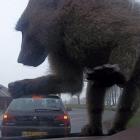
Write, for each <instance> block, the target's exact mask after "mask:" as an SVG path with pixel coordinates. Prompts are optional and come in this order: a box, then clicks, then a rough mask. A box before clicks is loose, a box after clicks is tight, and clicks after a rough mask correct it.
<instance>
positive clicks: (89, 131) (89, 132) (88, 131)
mask: <svg viewBox="0 0 140 140" xmlns="http://www.w3.org/2000/svg"><path fill="white" fill-rule="evenodd" d="M81 135H82V136H102V135H103V132H102V129H100V128H99V129H98V128H95V127H94V126H92V125H89V124H87V125H85V126H84V127H83V128H82V130H81Z"/></svg>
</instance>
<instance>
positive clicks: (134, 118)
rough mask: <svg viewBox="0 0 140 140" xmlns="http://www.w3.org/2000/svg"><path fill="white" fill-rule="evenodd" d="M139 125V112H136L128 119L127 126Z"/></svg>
mask: <svg viewBox="0 0 140 140" xmlns="http://www.w3.org/2000/svg"><path fill="white" fill-rule="evenodd" d="M138 126H140V112H138V113H136V115H135V116H134V117H133V118H132V119H131V120H130V121H129V123H128V125H127V127H128V128H130V127H138Z"/></svg>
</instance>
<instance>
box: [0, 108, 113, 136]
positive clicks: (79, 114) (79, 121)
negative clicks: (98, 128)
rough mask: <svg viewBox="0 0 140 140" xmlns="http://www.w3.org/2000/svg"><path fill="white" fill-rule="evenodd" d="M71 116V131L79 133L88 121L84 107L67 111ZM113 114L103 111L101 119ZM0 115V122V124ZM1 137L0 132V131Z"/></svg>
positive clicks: (109, 117) (106, 118)
mask: <svg viewBox="0 0 140 140" xmlns="http://www.w3.org/2000/svg"><path fill="white" fill-rule="evenodd" d="M69 115H70V117H71V133H80V131H81V128H82V127H83V126H84V125H86V124H87V123H88V117H87V112H86V109H73V110H72V111H70V112H69ZM113 116H114V112H112V111H105V112H104V114H103V120H104V121H106V120H110V119H111V118H112V117H113ZM1 117H2V116H0V124H1ZM0 137H1V132H0Z"/></svg>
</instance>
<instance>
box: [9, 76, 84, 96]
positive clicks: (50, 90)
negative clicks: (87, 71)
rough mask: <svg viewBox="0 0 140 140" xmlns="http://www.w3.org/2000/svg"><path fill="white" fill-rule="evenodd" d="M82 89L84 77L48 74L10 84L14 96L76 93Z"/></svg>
mask: <svg viewBox="0 0 140 140" xmlns="http://www.w3.org/2000/svg"><path fill="white" fill-rule="evenodd" d="M81 89H82V79H81V78H80V76H77V77H76V78H75V77H73V76H72V75H71V78H69V79H68V78H65V76H64V77H59V76H57V75H48V76H44V77H39V78H36V79H25V80H21V81H17V82H14V83H10V84H9V91H10V93H11V95H12V97H13V98H17V97H21V96H26V95H30V94H58V93H62V92H67V93H68V92H69V93H76V92H79V91H80V90H81Z"/></svg>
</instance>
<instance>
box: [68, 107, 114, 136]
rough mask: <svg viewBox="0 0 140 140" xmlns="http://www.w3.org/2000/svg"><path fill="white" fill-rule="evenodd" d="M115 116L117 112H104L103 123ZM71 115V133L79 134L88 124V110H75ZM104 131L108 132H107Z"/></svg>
mask: <svg viewBox="0 0 140 140" xmlns="http://www.w3.org/2000/svg"><path fill="white" fill-rule="evenodd" d="M114 114H115V112H113V111H104V113H103V122H104V121H108V120H111V119H112V118H113V116H114ZM69 115H70V117H71V133H79V132H80V131H81V128H82V127H83V126H84V125H86V124H87V123H88V115H87V112H86V109H73V110H72V111H70V112H69ZM104 129H105V128H104ZM104 131H105V132H106V131H107V130H104Z"/></svg>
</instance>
